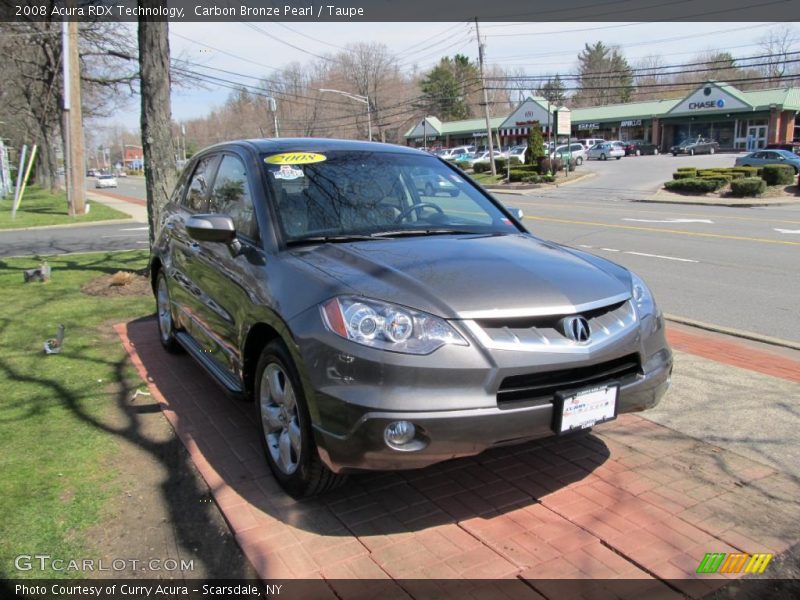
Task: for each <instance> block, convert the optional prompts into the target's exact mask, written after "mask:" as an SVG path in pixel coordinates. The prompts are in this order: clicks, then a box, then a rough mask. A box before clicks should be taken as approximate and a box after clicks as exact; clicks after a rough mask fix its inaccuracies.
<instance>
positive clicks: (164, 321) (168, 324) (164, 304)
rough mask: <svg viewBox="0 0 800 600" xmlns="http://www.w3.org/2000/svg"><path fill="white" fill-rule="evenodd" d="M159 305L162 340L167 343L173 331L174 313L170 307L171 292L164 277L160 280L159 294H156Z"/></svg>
mask: <svg viewBox="0 0 800 600" xmlns="http://www.w3.org/2000/svg"><path fill="white" fill-rule="evenodd" d="M156 302H157V303H158V328H159V330H160V331H161V339H162V340H164V341H167V339H168V338H169V335H170V332H171V331H172V313H171V312H170V307H169V292H168V291H167V282H166V281H165V280H164V278H163V277H161V278H159V280H158V293H157V294H156Z"/></svg>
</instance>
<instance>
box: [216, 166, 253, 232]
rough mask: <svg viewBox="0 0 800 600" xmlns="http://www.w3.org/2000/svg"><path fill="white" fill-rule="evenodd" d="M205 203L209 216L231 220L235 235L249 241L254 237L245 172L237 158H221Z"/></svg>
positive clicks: (250, 196) (251, 206) (251, 203)
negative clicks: (221, 216)
mask: <svg viewBox="0 0 800 600" xmlns="http://www.w3.org/2000/svg"><path fill="white" fill-rule="evenodd" d="M208 202H209V206H208V208H209V212H212V213H219V214H224V215H228V216H229V217H230V218H231V219H233V224H234V225H235V226H236V232H237V234H241V235H243V236H245V237H248V238H250V239H256V238H257V237H258V224H257V222H256V216H255V211H254V210H253V197H252V194H251V193H250V185H249V184H248V182H247V170H246V169H245V166H244V163H243V162H242V161H241V160H240V159H239V158H238V157H236V156H232V155H230V154H226V155H225V156H223V157H222V162H220V165H219V169H217V176H216V178H215V179H214V186H213V187H212V188H211V195H210V196H209V201H208Z"/></svg>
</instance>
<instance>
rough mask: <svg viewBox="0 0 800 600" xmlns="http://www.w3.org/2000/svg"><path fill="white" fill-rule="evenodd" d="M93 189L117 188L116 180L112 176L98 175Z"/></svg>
mask: <svg viewBox="0 0 800 600" xmlns="http://www.w3.org/2000/svg"><path fill="white" fill-rule="evenodd" d="M94 187H96V188H115V187H117V178H116V177H114V176H113V175H98V176H97V177H96V178H95V180H94Z"/></svg>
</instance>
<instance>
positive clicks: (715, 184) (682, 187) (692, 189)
mask: <svg viewBox="0 0 800 600" xmlns="http://www.w3.org/2000/svg"><path fill="white" fill-rule="evenodd" d="M664 187H665V188H666V189H668V190H670V191H672V192H683V193H685V194H707V193H709V192H716V191H717V190H718V189H719V188H721V187H722V182H721V181H720V180H719V179H700V178H699V177H694V178H693V177H689V178H686V179H675V180H673V181H667V182H666V183H665V184H664Z"/></svg>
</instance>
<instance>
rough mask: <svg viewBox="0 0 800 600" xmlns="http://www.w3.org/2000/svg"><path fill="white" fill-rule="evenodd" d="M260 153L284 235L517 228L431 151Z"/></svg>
mask: <svg viewBox="0 0 800 600" xmlns="http://www.w3.org/2000/svg"><path fill="white" fill-rule="evenodd" d="M262 160H263V164H264V168H265V169H266V172H267V179H268V181H269V184H270V186H271V187H272V191H273V197H274V198H275V199H276V200H277V202H276V204H277V206H276V209H277V213H278V221H279V224H280V226H281V229H282V232H283V235H284V237H285V239H287V240H288V241H292V240H300V239H303V238H305V237H313V236H320V235H358V234H364V235H369V234H374V233H383V232H387V231H397V230H401V231H406V230H425V229H430V228H437V229H440V228H453V229H458V230H468V231H474V232H478V233H493V232H497V233H510V232H516V231H518V229H517V228H516V226H514V225H512V224H511V223H510V222H509V221H508V219H507V218H506V216H505V214H503V213H502V212H501V211H500V210H499V209H498V208H497V207H496V206H495V205H494V203H493V202H492V201H491V200H490V199H489V198H488V197H487V196H486V195H484V194H483V193H482V192H481V191H480V190H479V189H477V188H475V187H474V186H473V185H471V184H470V183H469V182H467V181H466V180H465V179H464V176H462V175H460V174H459V173H458V172H456V171H453V170H452V169H451V168H450V167H449V166H448V165H446V164H444V163H442V162H441V161H440V160H438V159H436V158H434V157H433V156H428V155H416V154H405V153H399V152H398V153H391V152H363V151H341V150H339V151H325V152H301V151H300V152H284V153H278V154H271V155H266V154H265V155H263V156H262Z"/></svg>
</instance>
